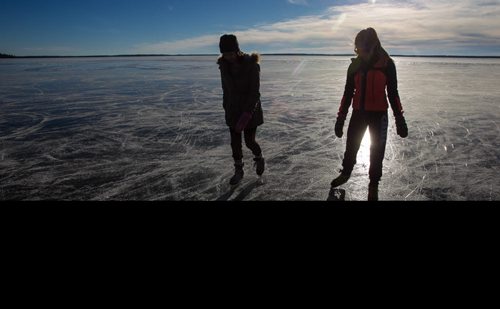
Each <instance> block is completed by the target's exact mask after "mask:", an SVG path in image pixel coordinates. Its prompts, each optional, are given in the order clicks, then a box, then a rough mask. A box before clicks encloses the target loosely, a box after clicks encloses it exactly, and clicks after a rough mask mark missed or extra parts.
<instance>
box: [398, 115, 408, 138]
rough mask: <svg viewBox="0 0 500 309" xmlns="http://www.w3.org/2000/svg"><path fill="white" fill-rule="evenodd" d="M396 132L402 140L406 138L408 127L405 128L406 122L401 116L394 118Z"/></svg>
mask: <svg viewBox="0 0 500 309" xmlns="http://www.w3.org/2000/svg"><path fill="white" fill-rule="evenodd" d="M396 131H397V132H398V135H399V136H401V137H402V138H405V137H408V127H407V126H406V120H405V117H404V116H403V115H401V116H396Z"/></svg>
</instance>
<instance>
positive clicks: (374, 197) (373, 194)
mask: <svg viewBox="0 0 500 309" xmlns="http://www.w3.org/2000/svg"><path fill="white" fill-rule="evenodd" d="M368 201H378V182H370V184H369V185H368Z"/></svg>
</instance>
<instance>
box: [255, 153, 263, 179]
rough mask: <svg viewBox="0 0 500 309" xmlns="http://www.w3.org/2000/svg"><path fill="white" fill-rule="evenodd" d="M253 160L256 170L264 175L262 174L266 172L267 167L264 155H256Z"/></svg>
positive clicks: (260, 174)
mask: <svg viewBox="0 0 500 309" xmlns="http://www.w3.org/2000/svg"><path fill="white" fill-rule="evenodd" d="M253 160H254V161H255V162H254V166H255V172H256V173H257V175H259V176H262V174H264V170H265V169H266V161H265V160H264V158H263V157H262V156H260V157H255V158H254V159H253Z"/></svg>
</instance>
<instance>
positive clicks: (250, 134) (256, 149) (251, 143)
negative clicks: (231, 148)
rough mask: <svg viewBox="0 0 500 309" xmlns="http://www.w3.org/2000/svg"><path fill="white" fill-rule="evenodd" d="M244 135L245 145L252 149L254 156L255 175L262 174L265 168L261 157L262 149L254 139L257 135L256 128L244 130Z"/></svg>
mask: <svg viewBox="0 0 500 309" xmlns="http://www.w3.org/2000/svg"><path fill="white" fill-rule="evenodd" d="M244 135H245V145H246V146H247V147H248V148H249V149H250V150H251V151H252V153H253V155H254V156H255V158H254V159H253V160H254V161H255V171H256V173H257V175H259V176H260V175H262V174H263V173H264V170H265V160H264V158H263V157H262V149H261V148H260V145H259V144H258V143H257V141H256V140H255V137H256V135H257V128H250V129H246V130H245V131H244Z"/></svg>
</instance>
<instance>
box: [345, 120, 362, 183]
mask: <svg viewBox="0 0 500 309" xmlns="http://www.w3.org/2000/svg"><path fill="white" fill-rule="evenodd" d="M367 127H368V123H367V119H366V115H365V114H364V113H360V112H356V111H354V112H353V114H352V116H351V120H350V121H349V128H348V129H347V142H346V150H345V153H344V160H343V161H342V167H343V173H345V174H347V175H351V172H352V170H353V168H354V165H356V156H357V155H358V151H359V147H360V145H361V141H362V140H363V137H364V135H365V132H366V128H367Z"/></svg>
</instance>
